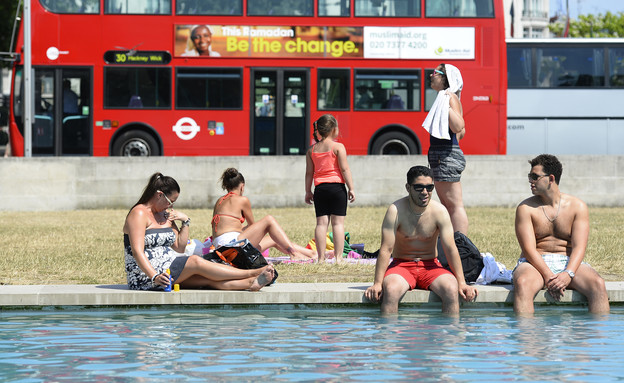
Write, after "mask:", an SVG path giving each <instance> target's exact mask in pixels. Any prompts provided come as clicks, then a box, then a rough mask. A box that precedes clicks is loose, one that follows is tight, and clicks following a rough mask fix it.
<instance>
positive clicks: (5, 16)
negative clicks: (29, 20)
mask: <svg viewBox="0 0 624 383" xmlns="http://www.w3.org/2000/svg"><path fill="white" fill-rule="evenodd" d="M18 2H19V1H18V0H0V15H2V18H0V52H8V51H9V49H10V48H11V36H13V25H14V24H15V11H16V9H17V5H18ZM17 26H18V27H19V24H17ZM15 38H16V39H17V31H15ZM13 44H14V45H13V49H15V42H14V43H13ZM1 63H2V66H7V65H8V64H9V63H8V62H7V61H1Z"/></svg>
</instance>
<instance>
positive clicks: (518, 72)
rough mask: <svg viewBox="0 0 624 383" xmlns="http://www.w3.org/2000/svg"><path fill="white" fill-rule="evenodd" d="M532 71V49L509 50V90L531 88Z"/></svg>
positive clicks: (518, 48) (513, 48)
mask: <svg viewBox="0 0 624 383" xmlns="http://www.w3.org/2000/svg"><path fill="white" fill-rule="evenodd" d="M531 69H532V65H531V48H520V47H508V48H507V84H508V87H509V88H529V87H531V85H532V84H531V78H532V74H531V73H532V70H531ZM427 89H428V88H427Z"/></svg>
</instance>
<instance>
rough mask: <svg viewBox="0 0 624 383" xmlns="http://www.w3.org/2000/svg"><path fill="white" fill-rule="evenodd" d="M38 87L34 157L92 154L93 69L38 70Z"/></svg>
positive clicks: (36, 77)
mask: <svg viewBox="0 0 624 383" xmlns="http://www.w3.org/2000/svg"><path fill="white" fill-rule="evenodd" d="M34 84H35V92H34V95H35V103H34V108H33V109H34V114H35V118H34V120H33V126H32V153H33V155H52V156H63V155H89V154H91V110H92V107H91V69H88V68H87V69H83V68H53V69H48V68H35V70H34ZM22 126H23V125H22Z"/></svg>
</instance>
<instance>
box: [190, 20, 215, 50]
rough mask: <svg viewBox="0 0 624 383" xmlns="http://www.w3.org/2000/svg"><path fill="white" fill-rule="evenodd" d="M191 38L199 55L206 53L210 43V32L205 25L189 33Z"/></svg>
mask: <svg viewBox="0 0 624 383" xmlns="http://www.w3.org/2000/svg"><path fill="white" fill-rule="evenodd" d="M191 40H193V44H194V45H195V49H197V52H198V53H199V54H200V55H208V54H209V50H210V43H212V33H210V30H208V28H206V27H198V28H196V29H195V30H194V31H193V33H192V34H191Z"/></svg>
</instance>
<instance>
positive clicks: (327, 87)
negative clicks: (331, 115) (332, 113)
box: [317, 69, 350, 110]
mask: <svg viewBox="0 0 624 383" xmlns="http://www.w3.org/2000/svg"><path fill="white" fill-rule="evenodd" d="M349 75H350V71H349V70H348V69H319V70H318V97H317V98H318V101H317V102H318V108H319V109H320V110H330V109H349V99H350V96H349Z"/></svg>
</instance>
